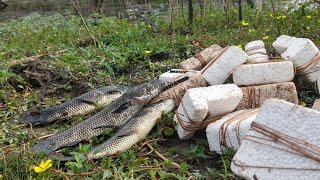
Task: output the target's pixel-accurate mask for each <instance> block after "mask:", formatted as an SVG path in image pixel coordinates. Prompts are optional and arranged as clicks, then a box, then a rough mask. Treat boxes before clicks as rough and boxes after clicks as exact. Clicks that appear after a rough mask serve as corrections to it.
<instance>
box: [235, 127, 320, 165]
mask: <svg viewBox="0 0 320 180" xmlns="http://www.w3.org/2000/svg"><path fill="white" fill-rule="evenodd" d="M251 130H253V131H254V132H257V133H259V134H260V135H263V137H258V136H252V135H246V137H245V138H244V139H246V140H249V141H252V142H255V143H259V144H263V145H266V146H269V147H273V148H276V149H280V150H283V151H285V152H287V153H293V154H297V155H300V156H302V157H306V158H309V159H312V160H314V161H316V162H319V163H320V147H319V146H315V145H313V144H310V143H308V142H307V141H304V140H301V139H298V138H295V137H292V136H289V135H287V134H285V133H282V132H280V131H276V130H274V129H272V128H269V127H267V126H265V125H262V124H259V123H257V122H252V124H251ZM264 137H266V138H270V139H272V140H273V141H274V142H277V143H279V144H281V145H284V146H285V147H289V148H290V149H291V150H293V151H288V150H286V149H282V148H281V147H277V146H273V145H271V144H268V143H264V142H263V141H265V140H266V139H265V138H264ZM233 163H234V164H235V165H236V166H239V167H250V168H263V169H287V170H311V171H320V169H319V168H314V169H313V168H310V169H309V168H295V167H277V166H253V165H248V164H242V163H241V162H239V161H237V160H236V159H235V158H234V159H233Z"/></svg>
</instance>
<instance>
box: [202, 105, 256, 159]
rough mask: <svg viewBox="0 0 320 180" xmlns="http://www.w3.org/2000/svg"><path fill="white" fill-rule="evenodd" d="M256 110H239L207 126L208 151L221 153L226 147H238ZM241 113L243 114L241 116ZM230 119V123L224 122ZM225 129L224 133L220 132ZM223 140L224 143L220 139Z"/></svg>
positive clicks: (254, 116)
mask: <svg viewBox="0 0 320 180" xmlns="http://www.w3.org/2000/svg"><path fill="white" fill-rule="evenodd" d="M257 113H258V111H257V110H239V111H235V112H233V113H231V114H229V115H227V116H224V117H223V118H221V119H220V120H218V121H216V122H214V123H211V124H209V125H208V126H207V129H206V134H207V139H208V142H209V148H210V151H215V152H216V153H218V154H221V153H223V151H224V150H225V148H226V147H233V148H234V149H238V148H239V146H240V144H241V141H242V139H243V137H244V136H245V135H246V133H247V132H248V131H249V128H250V125H251V122H252V121H253V120H254V119H255V118H256V115H257ZM242 115H243V116H242ZM229 120H232V122H231V123H227V124H224V123H226V122H227V121H229ZM222 131H225V132H226V133H225V134H221V132H222ZM222 140H223V141H225V143H226V144H225V145H224V144H221V143H222V142H221V141H222Z"/></svg>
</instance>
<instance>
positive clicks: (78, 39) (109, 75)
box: [0, 7, 320, 179]
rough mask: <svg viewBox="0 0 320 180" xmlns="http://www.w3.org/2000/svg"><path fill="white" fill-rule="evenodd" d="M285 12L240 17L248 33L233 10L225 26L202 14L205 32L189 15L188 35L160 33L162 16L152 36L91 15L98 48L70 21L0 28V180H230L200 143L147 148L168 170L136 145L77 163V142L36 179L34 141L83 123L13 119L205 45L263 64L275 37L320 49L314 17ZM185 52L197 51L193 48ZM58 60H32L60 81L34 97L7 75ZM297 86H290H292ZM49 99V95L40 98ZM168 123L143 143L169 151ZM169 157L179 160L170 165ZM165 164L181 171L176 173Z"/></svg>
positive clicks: (136, 78)
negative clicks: (262, 51) (260, 57)
mask: <svg viewBox="0 0 320 180" xmlns="http://www.w3.org/2000/svg"><path fill="white" fill-rule="evenodd" d="M289 12H290V10H288V11H276V12H271V11H267V10H265V11H262V12H261V13H259V14H258V12H257V10H255V9H250V8H249V7H244V22H246V23H248V25H246V26H243V25H242V23H241V22H239V21H238V20H237V14H238V12H237V9H232V11H231V15H230V17H229V20H228V18H227V17H226V15H225V13H224V12H222V11H219V10H215V11H214V12H210V11H209V10H208V11H207V12H206V14H205V17H204V23H202V17H201V16H200V13H199V12H198V10H196V12H195V13H196V16H195V19H194V23H193V25H188V23H187V20H186V15H184V17H182V16H181V15H179V16H175V19H174V26H173V31H171V30H169V29H168V28H169V24H168V22H167V17H166V16H165V15H163V16H158V15H157V16H156V15H151V19H153V20H154V22H155V23H156V24H157V25H158V26H159V27H161V31H160V32H157V31H155V29H153V28H152V27H150V26H149V25H148V24H147V23H145V22H143V21H138V22H130V21H129V20H127V19H116V18H111V17H104V16H100V15H92V16H91V17H87V18H86V19H85V20H86V22H87V24H88V27H89V30H90V32H91V33H92V34H93V35H94V36H95V38H96V39H97V41H98V43H97V45H94V43H93V41H92V39H91V37H90V35H89V33H88V32H87V31H86V29H85V27H84V26H83V24H82V22H81V19H80V18H79V17H78V16H73V15H67V16H62V15H59V14H57V15H52V16H40V15H37V14H33V15H31V16H28V17H27V18H24V19H23V20H12V21H8V22H0V39H1V41H0V63H1V66H0V106H1V108H0V123H1V128H0V147H1V149H0V154H1V155H0V172H1V174H0V179H1V178H3V179H34V178H35V179H48V178H51V179H63V178H66V177H68V178H70V179H101V178H109V177H110V178H112V179H137V178H142V179H149V178H158V179H159V178H160V179H165V178H167V179H187V178H188V176H187V174H186V171H189V172H191V173H192V174H193V175H194V176H196V177H198V178H199V179H210V178H211V179H229V178H237V177H235V175H234V174H233V173H232V172H231V171H230V167H229V165H230V161H231V158H232V154H233V153H234V152H233V153H230V154H227V155H224V156H218V155H216V154H214V153H213V154H212V153H208V152H207V151H206V150H208V144H207V143H206V142H205V138H203V137H202V141H204V143H197V142H191V144H190V145H188V147H187V148H186V149H185V150H184V151H183V152H180V149H176V148H175V147H174V146H173V147H165V148H163V147H162V145H163V143H161V141H156V142H153V143H151V144H152V146H153V147H154V148H156V149H158V150H159V151H160V152H161V153H162V154H164V155H165V156H166V157H167V158H168V159H169V160H167V161H162V160H161V159H159V158H158V157H157V156H156V155H155V154H154V153H152V152H151V153H150V152H149V151H150V150H149V149H148V148H147V147H142V149H140V146H139V145H141V144H138V145H135V146H133V147H132V148H131V149H130V150H128V151H126V152H124V153H122V154H120V155H118V156H116V157H105V158H104V159H101V160H98V161H95V162H90V161H88V160H87V159H86V157H85V154H86V152H87V151H88V149H89V148H90V147H91V145H90V143H88V142H84V143H83V144H80V145H78V146H75V147H72V148H64V149H63V150H62V153H64V154H66V155H68V154H72V155H74V156H75V157H76V158H77V161H69V162H67V163H63V162H59V161H54V162H53V169H51V170H48V171H45V172H43V173H40V174H37V173H35V172H34V171H33V169H32V166H33V165H39V163H40V162H41V161H44V160H46V159H47V158H46V157H45V156H43V155H33V154H30V153H29V152H28V150H27V149H28V148H29V147H30V146H32V145H33V144H34V143H35V142H36V141H38V139H37V137H40V136H44V135H46V134H52V133H57V132H58V131H59V130H62V129H65V128H67V127H70V126H72V125H74V124H75V123H77V122H79V121H81V120H83V119H84V118H85V117H75V118H72V119H71V120H69V121H66V122H64V123H61V124H51V125H48V126H44V127H42V128H43V130H37V128H36V127H34V128H32V129H31V128H30V127H27V126H24V125H22V124H21V123H19V121H18V120H19V116H20V114H21V113H22V112H24V111H26V110H27V109H29V108H31V107H33V106H37V107H42V108H45V107H49V106H52V105H55V104H57V103H59V102H61V101H63V100H67V99H70V98H71V97H73V96H74V93H75V92H76V91H77V90H78V89H77V87H78V86H77V85H73V84H72V82H73V81H80V82H85V83H87V84H88V86H104V85H109V84H112V83H113V84H125V85H136V84H139V83H141V82H144V81H146V80H151V79H153V78H155V77H157V76H158V75H160V74H161V73H163V72H164V71H166V70H167V69H170V68H176V67H178V63H179V62H181V61H182V60H184V59H186V58H188V57H191V56H193V55H194V54H195V53H196V52H199V51H201V50H202V49H203V48H205V47H208V46H209V45H211V44H219V45H221V46H226V45H242V46H243V47H244V45H245V44H246V43H248V42H250V41H252V40H258V39H264V42H265V44H266V47H267V51H268V52H269V55H270V56H271V57H279V55H278V54H277V53H276V52H275V50H274V49H273V48H272V42H273V41H274V40H275V39H276V38H277V37H278V36H280V35H281V34H287V35H291V36H297V37H307V38H309V39H311V40H312V41H313V42H314V43H315V44H316V45H318V46H319V44H320V38H319V34H320V29H319V26H320V19H319V17H320V14H319V13H320V12H319V11H318V10H308V9H306V8H303V7H302V8H300V9H298V10H296V11H294V12H291V13H289ZM180 14H181V13H180ZM257 14H258V15H257ZM277 17H278V18H277ZM310 17H311V18H310ZM194 42H199V46H198V45H196V44H195V43H194ZM57 50H65V52H63V53H60V54H57V55H48V56H44V57H41V58H40V59H41V60H39V62H40V64H39V66H41V67H42V68H46V70H52V71H53V72H52V74H54V75H57V76H59V77H61V78H62V79H61V82H62V83H61V82H60V84H59V81H57V82H56V81H55V82H54V83H51V84H42V85H41V87H35V86H33V85H32V83H31V82H30V78H28V77H27V76H26V74H25V72H22V71H19V70H17V68H18V69H19V68H21V67H24V66H23V64H22V63H21V61H18V63H16V64H14V65H12V62H13V61H14V60H19V59H21V58H24V57H26V56H31V55H38V54H46V53H49V54H50V53H52V52H55V51H57ZM146 51H151V53H150V54H149V53H147V52H146ZM17 64H18V65H17ZM54 70H56V71H54ZM303 83H305V82H303V81H301V80H300V79H299V80H298V85H301V84H303ZM44 89H45V90H46V91H45V92H43V90H44ZM298 89H299V96H300V101H303V102H305V103H306V104H307V105H308V106H310V105H311V104H312V102H313V101H314V99H315V98H316V97H319V95H318V94H316V93H315V91H314V90H313V89H312V88H311V87H310V86H301V87H299V88H298ZM49 90H52V92H51V93H48V92H47V91H49ZM172 117H173V114H169V115H167V116H165V117H164V118H163V119H162V120H161V121H160V122H159V123H158V124H157V126H156V127H155V128H154V129H153V131H152V133H150V135H148V137H147V139H146V140H155V139H157V138H159V139H168V140H167V141H165V142H171V141H176V139H177V137H176V135H175V134H173V133H174V132H173V131H172V130H173V128H174V126H173V123H172V121H171V119H172ZM111 134H112V132H106V133H105V134H104V135H103V136H100V137H95V138H92V139H91V140H90V142H91V143H98V142H102V141H103V140H105V139H106V137H110V135H111ZM177 142H178V141H177ZM177 154H179V157H183V158H177V156H176V155H177ZM172 161H175V162H177V163H179V164H180V166H181V167H182V168H181V169H177V168H175V167H174V166H173V165H172ZM204 161H214V162H215V163H216V166H215V167H205V165H202V166H201V167H200V166H196V165H197V163H199V162H204ZM61 171H63V173H62V172H61ZM77 173H80V174H77Z"/></svg>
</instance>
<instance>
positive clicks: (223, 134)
mask: <svg viewBox="0 0 320 180" xmlns="http://www.w3.org/2000/svg"><path fill="white" fill-rule="evenodd" d="M258 111H259V109H249V110H245V111H243V112H241V113H240V114H238V115H236V116H233V117H231V118H229V119H228V120H227V121H225V122H224V123H223V124H222V125H221V127H220V129H219V144H220V149H221V151H222V150H223V149H224V148H227V147H228V146H227V138H229V135H228V126H229V125H230V124H231V123H233V122H234V121H238V122H237V124H236V128H235V131H236V136H237V140H238V145H239V146H240V144H241V142H240V141H241V139H240V124H241V122H243V121H244V120H246V119H247V118H248V117H250V116H252V115H254V114H256V113H257V112H258ZM230 143H231V141H230ZM231 146H232V147H233V146H234V145H232V144H231Z"/></svg>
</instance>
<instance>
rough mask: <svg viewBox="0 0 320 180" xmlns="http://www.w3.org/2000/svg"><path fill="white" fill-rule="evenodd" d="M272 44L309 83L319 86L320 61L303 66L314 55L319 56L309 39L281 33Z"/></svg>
mask: <svg viewBox="0 0 320 180" xmlns="http://www.w3.org/2000/svg"><path fill="white" fill-rule="evenodd" d="M272 45H273V47H274V48H275V49H276V50H277V51H278V52H279V53H280V54H281V57H282V58H283V59H285V60H289V61H292V62H293V64H294V65H295V66H296V67H297V69H298V73H300V74H302V75H305V76H306V78H307V79H308V80H309V81H310V82H311V83H317V84H318V87H319V86H320V80H319V78H320V61H318V62H316V61H315V63H314V64H312V63H311V65H310V68H304V67H305V65H306V64H308V63H310V62H311V61H312V60H313V59H314V58H315V57H316V56H320V54H319V53H320V51H319V49H318V48H317V46H316V45H315V44H314V43H313V42H312V41H311V40H310V39H307V38H295V37H290V36H287V35H282V36H280V37H278V38H277V39H276V41H275V42H274V43H273V44H272ZM319 59H320V57H319ZM319 92H320V88H319Z"/></svg>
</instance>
